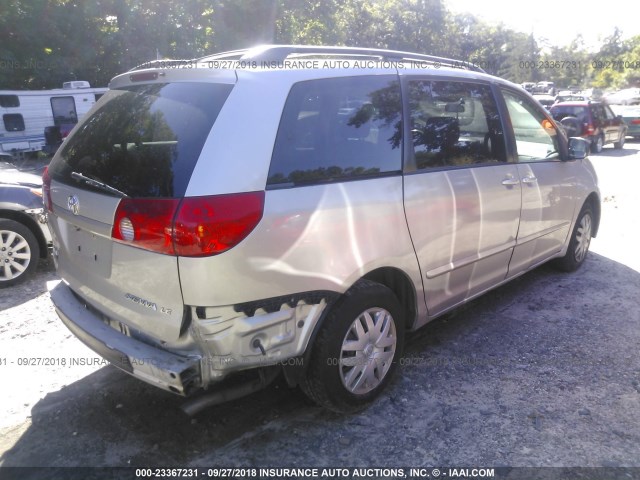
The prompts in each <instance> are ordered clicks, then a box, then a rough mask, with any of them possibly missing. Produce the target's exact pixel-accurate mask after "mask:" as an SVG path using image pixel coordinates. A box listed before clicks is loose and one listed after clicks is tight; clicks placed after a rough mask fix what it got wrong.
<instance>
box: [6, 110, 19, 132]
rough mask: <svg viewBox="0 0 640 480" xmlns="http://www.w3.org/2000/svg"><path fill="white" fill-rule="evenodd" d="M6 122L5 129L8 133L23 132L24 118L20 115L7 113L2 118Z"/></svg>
mask: <svg viewBox="0 0 640 480" xmlns="http://www.w3.org/2000/svg"><path fill="white" fill-rule="evenodd" d="M2 120H3V121H4V129H5V130H6V131H7V132H23V131H24V118H22V115H20V114H19V113H7V114H5V115H3V116H2Z"/></svg>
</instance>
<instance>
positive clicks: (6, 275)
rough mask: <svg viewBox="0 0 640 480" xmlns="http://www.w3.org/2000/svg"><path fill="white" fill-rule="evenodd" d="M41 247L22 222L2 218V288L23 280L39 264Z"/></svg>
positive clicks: (0, 254)
mask: <svg viewBox="0 0 640 480" xmlns="http://www.w3.org/2000/svg"><path fill="white" fill-rule="evenodd" d="M39 256H40V247H39V245H38V240H37V239H36V237H35V235H34V234H33V233H32V232H31V230H29V229H28V228H27V227H26V226H24V225H23V224H22V223H19V222H16V221H14V220H8V219H0V288H3V287H9V286H11V285H16V284H18V283H20V282H23V281H24V280H26V279H27V277H28V276H29V275H30V274H31V273H33V271H34V270H35V268H36V266H37V265H38V258H39Z"/></svg>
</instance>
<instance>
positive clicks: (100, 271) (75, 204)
mask: <svg viewBox="0 0 640 480" xmlns="http://www.w3.org/2000/svg"><path fill="white" fill-rule="evenodd" d="M230 73H231V75H228V76H226V77H222V78H219V79H216V83H204V82H194V81H184V78H181V79H180V80H181V81H174V82H171V81H169V79H170V78H171V76H172V74H173V73H172V72H168V73H167V74H164V73H163V74H162V75H161V76H160V78H161V79H162V80H164V81H163V82H160V81H156V82H154V83H144V84H141V83H139V84H135V81H134V84H133V85H131V84H130V82H122V81H120V82H116V83H119V84H122V83H125V85H122V86H121V85H118V86H116V87H115V88H114V87H113V86H112V89H111V90H110V91H109V92H108V93H107V94H105V95H104V97H103V98H102V99H101V100H100V102H98V103H97V104H96V106H95V107H94V108H93V109H92V110H91V112H89V114H88V115H87V116H85V118H84V119H83V120H82V122H81V123H80V124H79V125H78V126H77V128H76V129H75V130H74V132H73V133H72V135H71V136H70V137H69V138H68V139H66V140H65V142H64V143H63V146H62V147H61V148H60V149H59V150H58V152H57V153H56V155H55V157H54V159H53V160H52V162H51V164H50V166H49V170H48V173H45V194H46V202H47V204H48V209H49V218H50V225H51V229H52V233H53V236H54V256H55V257H56V258H57V266H58V272H59V275H60V276H61V277H62V279H63V280H64V281H65V282H66V283H68V285H69V287H70V288H71V289H72V290H73V291H74V292H75V293H76V294H77V295H78V296H80V297H81V298H82V299H83V301H84V302H86V303H87V304H89V305H90V306H93V307H94V309H95V310H96V311H97V312H98V313H99V314H101V315H102V316H103V317H104V319H105V321H108V323H110V324H111V325H112V326H113V327H114V328H118V329H120V330H122V331H123V333H125V334H129V335H130V334H131V332H130V331H129V330H130V329H135V330H137V331H138V332H142V333H143V334H145V335H148V336H150V337H151V339H154V340H156V341H159V342H162V343H163V344H165V342H166V344H168V345H169V346H170V345H172V344H174V345H175V344H176V342H177V341H178V338H179V337H180V336H181V333H183V332H182V329H183V328H184V326H185V324H184V322H185V312H184V311H185V308H184V305H183V300H182V292H181V289H180V280H179V272H178V261H177V254H176V250H175V248H174V245H173V240H174V239H173V235H172V222H173V218H174V216H175V213H176V210H177V208H178V207H179V205H180V202H181V201H182V199H183V197H184V194H185V191H186V189H187V186H188V184H189V180H190V178H191V175H192V173H193V170H194V167H195V164H196V162H197V161H198V158H199V157H200V153H201V151H202V147H203V145H204V143H205V141H206V139H207V137H208V135H209V133H210V132H211V129H212V126H213V124H214V122H215V120H216V118H217V116H218V113H219V112H220V110H221V108H222V106H223V105H224V102H225V101H226V99H227V97H228V95H229V93H230V91H231V89H232V87H233V82H234V81H235V75H233V74H232V72H230ZM177 74H178V72H177V73H176V74H174V76H175V75H177ZM136 75H139V77H138V78H149V77H144V75H143V74H132V75H131V76H130V78H131V79H132V80H135V78H136ZM151 77H153V78H158V75H157V74H155V75H151Z"/></svg>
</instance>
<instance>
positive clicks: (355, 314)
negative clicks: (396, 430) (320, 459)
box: [301, 280, 404, 413]
mask: <svg viewBox="0 0 640 480" xmlns="http://www.w3.org/2000/svg"><path fill="white" fill-rule="evenodd" d="M403 344H404V324H403V319H402V308H401V307H400V304H399V302H398V299H397V298H396V296H395V295H394V294H393V292H392V291H391V290H389V289H388V288H387V287H385V286H384V285H381V284H379V283H376V282H372V281H369V280H361V281H359V282H358V283H357V284H356V285H354V286H353V287H352V288H351V289H350V290H349V291H347V292H346V293H345V294H344V296H343V297H342V298H341V299H340V300H339V301H338V302H337V303H336V304H335V305H334V306H333V307H332V309H331V311H330V312H329V315H328V317H327V318H326V320H325V322H324V324H323V325H322V327H321V330H320V332H319V333H318V337H317V339H316V342H315V345H314V347H313V350H312V353H311V359H310V365H309V370H308V372H307V377H306V379H305V381H304V382H303V383H302V385H301V386H302V389H303V391H304V392H305V393H306V394H307V396H309V397H310V398H311V399H312V400H314V401H315V402H316V403H318V404H320V405H322V406H324V407H326V408H328V409H329V410H333V411H335V412H339V413H349V412H355V411H358V410H360V409H362V408H364V407H366V406H367V405H368V404H369V403H371V402H372V401H373V400H374V399H375V398H376V397H377V396H378V395H379V394H380V392H381V391H382V390H383V389H384V388H385V386H386V385H387V383H388V382H389V380H390V378H391V377H392V375H393V373H394V371H395V368H396V367H397V360H398V358H399V356H400V355H401V353H402V347H403Z"/></svg>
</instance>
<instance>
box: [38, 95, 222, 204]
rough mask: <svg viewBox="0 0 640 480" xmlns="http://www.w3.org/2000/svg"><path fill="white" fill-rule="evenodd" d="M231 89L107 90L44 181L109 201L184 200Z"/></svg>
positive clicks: (52, 163)
mask: <svg viewBox="0 0 640 480" xmlns="http://www.w3.org/2000/svg"><path fill="white" fill-rule="evenodd" d="M232 87H233V86H232V85H226V84H211V83H186V82H185V83H169V84H151V85H135V86H132V87H127V88H121V89H117V90H111V91H109V92H108V93H107V94H105V95H104V97H103V98H102V99H101V100H100V102H99V103H98V104H96V106H95V107H94V110H93V111H92V112H91V114H90V115H88V116H87V117H85V119H84V120H83V122H82V123H81V124H80V125H79V126H78V128H77V129H76V131H75V132H74V133H73V134H72V135H71V136H70V137H69V138H68V139H67V140H65V142H64V143H63V146H62V148H60V150H59V151H58V153H57V154H56V156H55V157H54V159H53V160H52V162H51V165H50V167H49V173H50V175H51V177H52V178H53V179H55V180H57V181H60V182H63V183H66V184H70V185H74V186H78V187H80V188H86V189H90V190H99V191H100V192H103V193H106V194H109V195H118V193H117V192H120V193H122V194H124V195H126V196H130V197H153V198H163V197H165V198H166V197H180V196H183V195H184V193H185V191H186V189H187V185H188V183H189V180H190V178H191V174H192V173H193V169H194V167H195V163H196V161H197V160H198V157H199V156H200V152H201V150H202V147H203V145H204V142H205V140H206V139H207V136H208V135H209V132H210V131H211V127H212V126H213V124H214V122H215V120H216V117H217V116H218V113H219V112H220V110H221V108H222V105H223V104H224V102H225V100H226V99H227V96H228V95H229V92H230V91H231V89H232ZM87 179H90V180H94V181H95V182H91V181H87ZM100 184H102V187H101V186H100ZM104 186H106V187H107V188H104ZM120 196H122V195H120Z"/></svg>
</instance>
